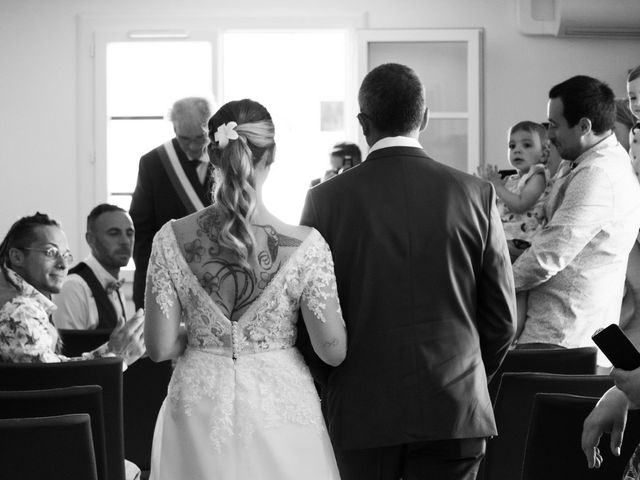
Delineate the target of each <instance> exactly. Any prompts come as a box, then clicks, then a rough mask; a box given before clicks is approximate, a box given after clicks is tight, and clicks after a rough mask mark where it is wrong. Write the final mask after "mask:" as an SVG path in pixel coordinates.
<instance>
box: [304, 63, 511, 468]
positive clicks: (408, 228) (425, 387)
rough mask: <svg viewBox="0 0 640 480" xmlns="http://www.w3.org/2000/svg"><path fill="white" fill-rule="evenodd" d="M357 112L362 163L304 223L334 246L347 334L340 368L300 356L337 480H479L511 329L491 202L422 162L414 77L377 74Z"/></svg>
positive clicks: (480, 187) (507, 270) (457, 175)
mask: <svg viewBox="0 0 640 480" xmlns="http://www.w3.org/2000/svg"><path fill="white" fill-rule="evenodd" d="M358 101H359V104H360V114H359V115H358V120H359V122H360V125H361V127H362V132H363V134H364V136H365V138H366V140H367V144H368V145H369V146H370V147H371V148H370V151H369V155H368V157H367V159H366V161H365V162H364V163H362V164H361V165H359V166H358V167H356V168H353V169H351V170H349V171H347V172H345V173H343V174H342V175H338V176H337V177H335V178H333V179H331V180H329V181H327V182H324V183H322V184H320V185H318V186H316V187H314V188H312V189H311V190H310V191H309V193H308V195H307V199H306V203H305V207H304V210H303V214H302V222H301V223H303V224H305V225H309V226H313V227H315V228H317V229H318V230H319V231H320V233H322V235H323V236H324V238H325V239H326V240H327V242H328V243H329V246H330V247H331V251H332V254H333V259H334V262H335V271H336V278H337V282H338V295H339V297H340V303H341V306H342V311H343V314H344V318H345V322H346V324H347V332H348V349H347V358H346V360H345V361H344V362H343V363H342V365H340V366H339V367H337V368H333V369H331V368H325V369H322V367H321V366H319V365H318V364H317V363H315V362H314V359H313V358H309V355H306V356H307V358H308V361H309V363H310V365H311V367H312V370H313V371H314V375H315V377H316V380H317V381H318V383H320V384H321V385H322V386H323V397H324V401H325V402H326V405H325V407H326V413H327V416H326V418H327V424H328V427H329V430H330V434H331V438H332V441H333V444H334V448H335V451H336V458H337V461H338V466H339V468H340V474H341V476H342V479H343V480H352V479H353V480H356V479H363V478H376V479H382V480H386V479H389V480H392V479H393V480H396V479H399V478H400V477H402V478H404V479H405V480H414V479H418V478H420V479H422V478H446V479H474V478H475V477H476V473H477V470H478V465H479V463H480V461H481V459H482V457H483V455H484V450H485V438H486V437H488V436H491V435H495V434H496V427H495V423H494V418H493V412H492V408H491V403H490V400H489V394H488V393H487V379H488V378H490V377H491V375H493V373H494V372H495V371H496V369H497V368H498V366H499V365H500V362H501V361H502V359H503V357H504V355H505V354H506V352H507V349H508V347H509V344H510V343H511V339H512V337H513V333H514V325H515V297H514V286H513V279H512V272H511V266H510V261H509V253H508V251H507V245H506V242H505V238H504V233H503V230H502V225H501V223H500V218H499V216H498V213H497V211H496V207H495V193H494V190H493V188H492V187H491V185H490V184H489V183H486V182H484V181H482V180H479V179H477V178H474V177H472V176H470V175H467V174H465V173H462V172H460V171H457V170H455V169H452V168H449V167H447V166H445V165H442V164H440V163H438V162H436V161H434V160H433V159H431V158H429V157H428V156H427V155H426V154H425V152H424V150H423V149H422V147H421V145H420V143H419V142H418V134H419V132H420V131H421V130H422V129H424V127H425V126H426V124H427V108H426V106H425V95H424V88H423V86H422V83H421V82H420V79H419V78H418V77H417V75H416V74H415V72H414V71H413V70H411V69H410V68H408V67H406V66H404V65H398V64H385V65H381V66H379V67H377V68H375V69H374V70H372V71H371V72H370V73H369V74H368V75H367V76H366V77H365V79H364V81H363V82H362V86H361V87H360V91H359V94H358ZM301 348H302V349H303V351H305V350H306V351H308V349H306V348H304V346H301ZM325 367H326V366H325Z"/></svg>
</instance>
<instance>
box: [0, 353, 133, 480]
mask: <svg viewBox="0 0 640 480" xmlns="http://www.w3.org/2000/svg"><path fill="white" fill-rule="evenodd" d="M74 385H99V386H100V387H102V395H103V400H102V401H103V406H104V419H105V445H106V450H107V475H108V478H109V480H124V478H125V471H124V440H123V438H124V437H123V422H122V360H121V359H120V358H100V359H96V360H84V361H78V362H62V363H0V390H3V391H12V390H42V389H47V388H60V387H69V386H74Z"/></svg>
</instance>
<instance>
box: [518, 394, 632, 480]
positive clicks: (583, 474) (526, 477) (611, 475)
mask: <svg viewBox="0 0 640 480" xmlns="http://www.w3.org/2000/svg"><path fill="white" fill-rule="evenodd" d="M597 401H598V398H597V397H583V396H577V395H567V394H558V393H538V394H537V395H536V396H535V400H534V405H533V412H532V413H531V424H530V427H529V434H528V436H527V446H526V452H525V456H524V464H523V467H522V479H523V480H537V479H540V478H544V479H545V480H560V479H566V478H580V479H602V480H610V479H622V473H623V472H624V469H625V466H626V464H627V462H628V460H629V458H631V455H632V454H633V452H634V450H635V448H636V446H637V445H638V442H639V441H640V412H638V411H630V412H629V416H628V418H627V427H626V429H625V433H624V438H623V442H622V449H621V452H620V456H619V457H615V456H614V455H613V454H612V453H611V450H610V449H609V435H603V437H602V438H601V439H600V453H601V454H602V457H603V459H604V461H603V463H602V465H601V466H600V468H598V469H592V470H589V468H587V461H586V458H585V456H584V453H583V452H582V448H581V445H580V440H581V436H582V424H583V422H584V419H585V418H586V417H587V415H589V412H591V410H593V407H595V405H596V402H597Z"/></svg>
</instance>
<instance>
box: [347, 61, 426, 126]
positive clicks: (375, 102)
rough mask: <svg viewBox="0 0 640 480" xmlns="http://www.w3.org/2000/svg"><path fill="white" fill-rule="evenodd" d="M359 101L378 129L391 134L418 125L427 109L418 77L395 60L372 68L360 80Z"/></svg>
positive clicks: (364, 112)
mask: <svg viewBox="0 0 640 480" xmlns="http://www.w3.org/2000/svg"><path fill="white" fill-rule="evenodd" d="M358 102H359V103H360V111H361V113H362V114H364V115H365V116H366V117H368V118H369V120H370V121H371V122H373V123H374V125H375V126H376V127H377V128H378V129H379V130H381V131H382V132H385V133H388V134H392V135H399V134H403V133H408V132H410V131H412V130H415V129H417V128H420V126H421V124H422V118H423V115H424V111H425V108H426V107H425V94H424V88H423V86H422V82H421V81H420V78H419V77H418V75H416V73H415V72H414V71H413V70H412V69H411V68H409V67H407V66H406V65H400V64H398V63H385V64H383V65H380V66H378V67H376V68H374V69H373V70H371V71H370V72H369V73H368V74H367V75H366V76H365V77H364V80H363V81H362V85H361V86H360V91H359V92H358Z"/></svg>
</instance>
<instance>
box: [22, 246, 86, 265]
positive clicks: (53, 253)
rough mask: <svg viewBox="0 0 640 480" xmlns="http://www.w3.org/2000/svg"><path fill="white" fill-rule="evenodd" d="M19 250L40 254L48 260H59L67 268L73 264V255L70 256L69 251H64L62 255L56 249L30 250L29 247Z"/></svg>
mask: <svg viewBox="0 0 640 480" xmlns="http://www.w3.org/2000/svg"><path fill="white" fill-rule="evenodd" d="M18 248H19V249H20V250H31V251H33V252H42V253H44V256H45V257H47V258H48V259H50V260H56V259H58V258H61V259H62V260H63V261H64V263H65V264H66V265H67V266H69V265H71V264H72V263H73V255H71V252H70V251H68V250H67V251H66V252H64V253H60V250H58V249H57V248H56V247H46V248H31V247H18Z"/></svg>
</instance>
